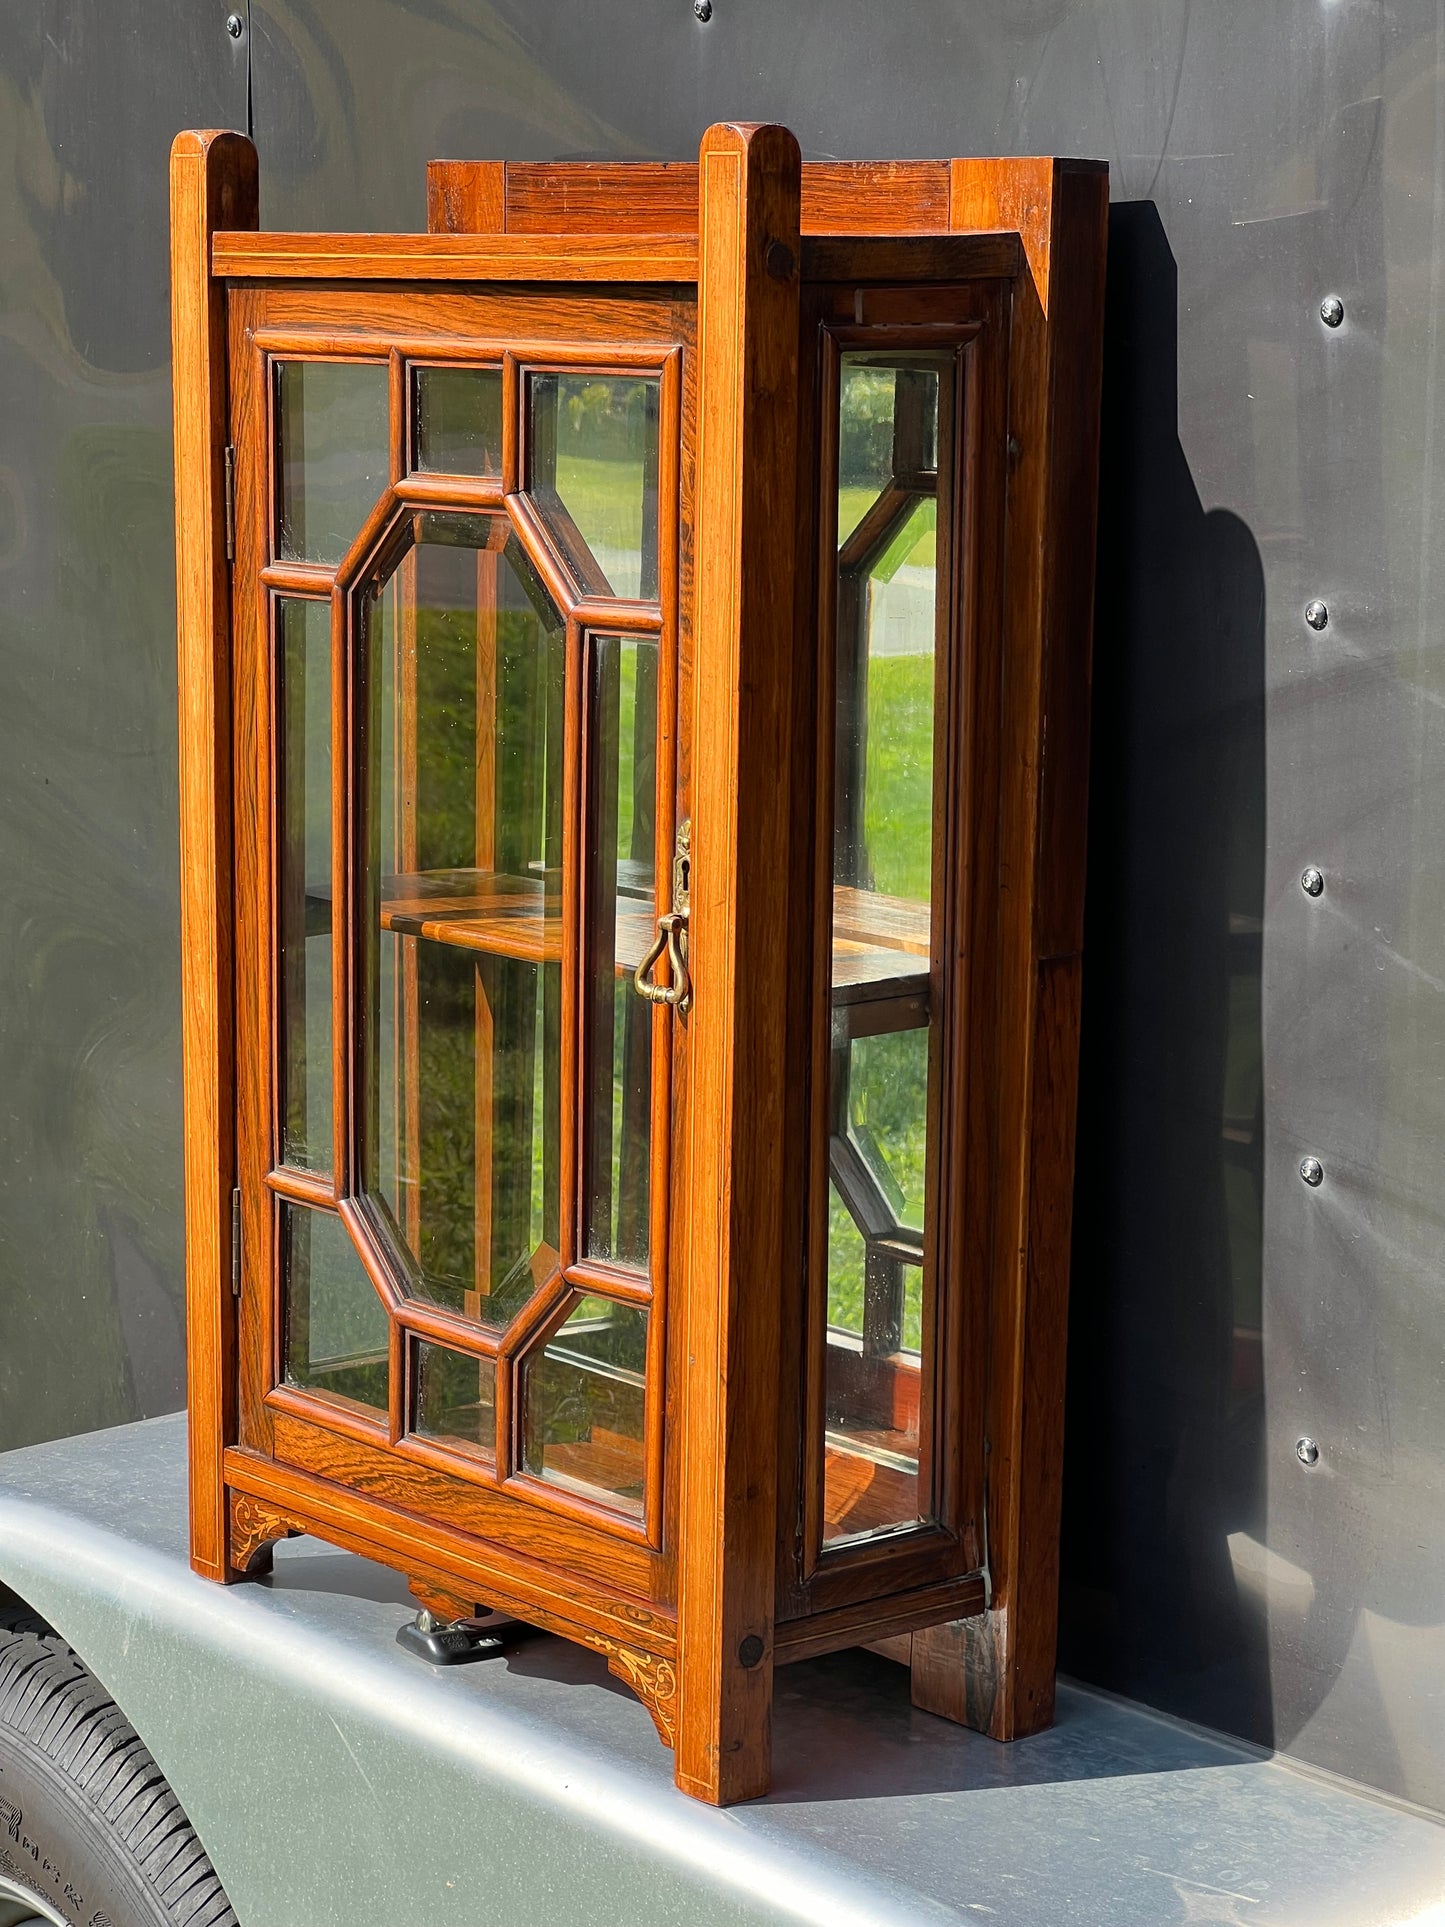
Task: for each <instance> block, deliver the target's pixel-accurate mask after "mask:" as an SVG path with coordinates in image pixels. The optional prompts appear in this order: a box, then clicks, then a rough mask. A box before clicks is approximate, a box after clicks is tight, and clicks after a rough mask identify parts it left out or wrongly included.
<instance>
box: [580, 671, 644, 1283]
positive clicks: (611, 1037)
mask: <svg viewBox="0 0 1445 1927" xmlns="http://www.w3.org/2000/svg"><path fill="white" fill-rule="evenodd" d="M658 649H659V645H658V643H657V641H656V640H655V639H653V638H649V637H632V636H597V637H594V638H593V639H592V642H591V644H590V646H589V650H588V671H589V681H590V688H589V691H588V724H587V726H588V732H589V737H588V741H589V747H588V757H587V762H588V787H589V790H590V795H589V797H588V812H589V814H588V823H589V836H588V842H589V848H590V852H591V855H590V872H589V876H588V884H587V898H586V905H587V933H586V941H587V945H588V978H587V992H586V996H587V1027H588V1057H589V1062H588V1066H587V1092H586V1100H585V1102H586V1120H587V1122H586V1177H585V1184H586V1205H585V1214H584V1215H585V1231H586V1251H587V1255H588V1256H589V1257H592V1258H600V1259H604V1260H608V1261H610V1262H612V1263H614V1264H620V1265H628V1266H634V1267H636V1268H637V1269H639V1270H646V1269H647V1264H648V1212H649V1201H650V1173H651V1158H652V1007H651V1005H650V1004H648V1003H647V1002H646V1001H645V1000H644V999H643V998H642V997H640V996H639V995H638V993H637V991H636V989H635V988H634V986H633V973H634V972H635V970H636V969H637V966H638V965H639V964H640V963H641V961H642V959H643V957H644V956H645V955H646V953H647V948H648V945H649V943H650V942H651V940H652V933H653V925H654V915H655V908H654V906H655V902H656V827H655V825H656V810H657V676H658Z"/></svg>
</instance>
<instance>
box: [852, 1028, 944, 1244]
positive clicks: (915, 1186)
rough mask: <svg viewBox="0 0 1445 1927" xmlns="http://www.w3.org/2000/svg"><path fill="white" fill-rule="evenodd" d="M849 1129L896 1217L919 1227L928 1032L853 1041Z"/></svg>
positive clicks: (904, 1032)
mask: <svg viewBox="0 0 1445 1927" xmlns="http://www.w3.org/2000/svg"><path fill="white" fill-rule="evenodd" d="M851 1057H852V1063H851V1065H850V1068H849V1074H848V1134H849V1136H850V1137H851V1138H852V1140H853V1142H854V1144H856V1145H857V1147H858V1149H859V1151H860V1152H861V1153H862V1155H863V1157H864V1159H865V1161H866V1162H867V1165H868V1167H869V1170H870V1171H871V1173H872V1175H873V1178H874V1181H875V1183H876V1184H877V1185H878V1188H879V1190H880V1192H882V1194H883V1195H884V1197H885V1198H886V1199H887V1203H888V1208H889V1211H890V1213H891V1214H892V1217H893V1218H894V1220H895V1221H896V1222H897V1223H898V1224H900V1225H903V1226H905V1227H906V1228H907V1229H909V1230H912V1231H917V1232H919V1233H920V1234H921V1233H922V1231H923V1206H924V1191H925V1188H926V1179H927V1163H928V1032H927V1031H926V1030H921V1029H915V1030H896V1031H891V1032H887V1033H885V1034H884V1035H883V1036H880V1037H858V1038H855V1040H854V1042H853V1047H852V1052H851Z"/></svg>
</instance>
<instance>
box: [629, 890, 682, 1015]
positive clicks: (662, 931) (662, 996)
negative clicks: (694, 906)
mask: <svg viewBox="0 0 1445 1927" xmlns="http://www.w3.org/2000/svg"><path fill="white" fill-rule="evenodd" d="M664 950H665V951H666V952H667V962H668V967H669V969H670V970H671V972H672V982H671V983H669V984H660V983H657V982H656V981H655V980H654V979H653V977H652V974H651V973H652V970H653V967H654V966H655V965H656V964H657V963H658V962H659V961H660V959H661V957H662V953H663V951H664ZM632 984H633V988H634V989H635V990H636V992H637V994H638V996H639V997H645V998H646V999H647V1001H648V1003H650V1004H672V1005H675V1006H676V1008H677V1009H678V1010H686V1009H687V1007H688V1005H689V1004H690V1003H691V1002H692V979H691V978H690V977H689V976H688V974H687V917H686V915H685V914H680V913H679V912H677V911H675V910H674V911H669V912H668V914H667V915H666V916H665V917H659V918H658V919H657V935H656V936H655V937H654V938H653V940H652V948H651V949H650V950H649V951H648V953H647V955H646V956H645V957H644V958H643V959H642V962H641V963H640V964H639V965H638V966H637V968H636V970H635V971H634V972H633V973H632Z"/></svg>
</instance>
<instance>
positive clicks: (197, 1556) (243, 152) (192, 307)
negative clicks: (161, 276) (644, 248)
mask: <svg viewBox="0 0 1445 1927" xmlns="http://www.w3.org/2000/svg"><path fill="white" fill-rule="evenodd" d="M256 183H257V168H256V150H255V149H254V148H253V147H252V145H251V143H250V142H249V141H248V140H246V139H244V137H243V136H241V135H239V134H229V133H197V134H180V135H178V136H177V137H176V141H175V145H174V146H173V148H172V149H171V182H170V187H171V352H172V360H173V366H174V369H175V468H176V610H177V625H176V638H177V647H178V651H179V656H178V664H177V667H178V674H179V685H180V804H181V875H182V877H183V878H184V880H185V887H184V889H183V891H182V896H181V996H182V1027H181V1047H182V1062H183V1074H184V1092H185V1143H186V1364H187V1373H188V1382H189V1386H190V1392H189V1398H190V1455H191V1489H192V1492H193V1494H194V1495H195V1496H194V1502H193V1506H192V1513H191V1563H192V1564H193V1565H194V1566H195V1568H196V1570H197V1572H201V1573H204V1574H205V1575H206V1576H207V1578H210V1579H224V1578H227V1577H229V1574H230V1568H229V1565H228V1561H227V1538H228V1532H229V1521H228V1519H227V1516H226V1492H225V1486H224V1484H223V1481H222V1476H221V1452H222V1450H223V1448H224V1447H225V1446H226V1445H227V1444H229V1443H230V1441H231V1440H232V1439H233V1438H234V1436H235V1422H236V1420H235V1412H236V1350H235V1345H236V1332H235V1303H234V1300H233V1298H232V1296H231V1191H232V1187H233V1185H234V1183H235V1133H234V1124H233V1114H234V1090H235V1066H234V1049H235V1029H234V1023H233V1011H232V919H233V896H232V876H231V672H230V645H231V625H230V570H229V567H228V563H227V558H226V512H225V505H224V500H223V491H224V454H225V448H226V443H227V439H228V437H227V432H226V422H227V414H226V406H227V404H226V392H227V381H226V291H225V289H224V287H222V286H221V285H220V284H219V283H218V282H216V281H213V280H212V279H211V277H210V275H209V273H208V272H207V267H208V261H209V255H210V246H211V236H212V235H213V233H214V232H215V230H216V229H217V228H219V227H228V228H244V227H248V226H252V225H254V223H255V221H256V218H257V214H256V210H257V187H256Z"/></svg>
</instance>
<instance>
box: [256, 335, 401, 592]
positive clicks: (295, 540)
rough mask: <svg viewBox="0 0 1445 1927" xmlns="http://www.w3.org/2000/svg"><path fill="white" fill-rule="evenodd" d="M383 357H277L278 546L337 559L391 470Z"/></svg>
mask: <svg viewBox="0 0 1445 1927" xmlns="http://www.w3.org/2000/svg"><path fill="white" fill-rule="evenodd" d="M389 449H390V438H389V433H388V376H387V369H386V364H385V363H384V362H373V361H282V362H278V363H277V364H276V492H277V497H278V499H277V503H276V552H277V554H278V555H279V556H281V557H283V558H284V559H285V560H286V561H289V562H339V561H340V560H341V558H342V556H343V555H345V553H346V551H347V550H348V549H349V548H350V547H351V544H352V542H353V540H354V539H355V537H356V535H357V533H358V532H359V530H360V528H361V525H362V523H363V522H364V521H365V520H366V517H367V515H368V514H369V513H370V511H371V509H372V508H373V506H374V505H375V503H376V502H377V500H378V499H379V497H380V495H381V492H382V490H383V489H384V488H385V487H386V485H387V481H388V478H389V474H390V456H389Z"/></svg>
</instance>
